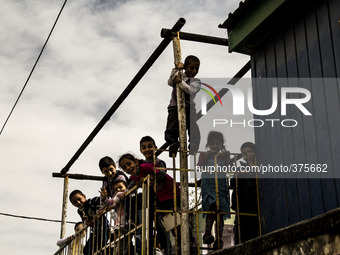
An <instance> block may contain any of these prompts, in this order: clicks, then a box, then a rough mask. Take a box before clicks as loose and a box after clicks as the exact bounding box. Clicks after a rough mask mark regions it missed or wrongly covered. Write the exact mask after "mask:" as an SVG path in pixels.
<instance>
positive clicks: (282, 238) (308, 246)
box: [210, 208, 340, 255]
mask: <svg viewBox="0 0 340 255" xmlns="http://www.w3.org/2000/svg"><path fill="white" fill-rule="evenodd" d="M210 254H214V255H217V254H228V255H236V254H237V255H241V254H242V255H279V254H280V255H281V254H284V255H286V254H287V255H295V254H308V255H311V254H315V255H328V254H332V255H333V254H334V255H338V254H340V208H337V209H334V210H332V211H330V212H327V213H325V214H322V215H320V216H317V217H315V218H312V219H308V220H305V221H302V222H299V223H296V224H294V225H291V226H289V227H286V228H283V229H279V230H276V231H274V232H272V233H269V234H266V235H264V236H262V237H259V238H256V239H253V240H250V241H247V242H245V243H243V244H240V245H236V246H234V247H230V248H227V249H223V250H220V251H216V252H214V253H210Z"/></svg>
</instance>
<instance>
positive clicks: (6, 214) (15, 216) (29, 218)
mask: <svg viewBox="0 0 340 255" xmlns="http://www.w3.org/2000/svg"><path fill="white" fill-rule="evenodd" d="M0 215H3V216H8V217H14V218H21V219H26V220H39V221H48V222H57V223H60V222H61V220H51V219H44V218H38V217H29V216H21V215H14V214H9V213H0ZM66 223H71V224H75V223H76V222H73V221H67V222H66Z"/></svg>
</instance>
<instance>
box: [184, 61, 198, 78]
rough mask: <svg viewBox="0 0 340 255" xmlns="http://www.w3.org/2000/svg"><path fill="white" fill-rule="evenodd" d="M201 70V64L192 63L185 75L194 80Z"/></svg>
mask: <svg viewBox="0 0 340 255" xmlns="http://www.w3.org/2000/svg"><path fill="white" fill-rule="evenodd" d="M199 68H200V63H199V62H194V61H191V62H189V64H188V65H187V66H186V67H185V68H184V70H185V75H186V76H187V77H189V78H194V77H195V76H196V74H197V73H198V70H199Z"/></svg>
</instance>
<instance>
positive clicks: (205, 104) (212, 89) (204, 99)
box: [200, 82, 223, 115]
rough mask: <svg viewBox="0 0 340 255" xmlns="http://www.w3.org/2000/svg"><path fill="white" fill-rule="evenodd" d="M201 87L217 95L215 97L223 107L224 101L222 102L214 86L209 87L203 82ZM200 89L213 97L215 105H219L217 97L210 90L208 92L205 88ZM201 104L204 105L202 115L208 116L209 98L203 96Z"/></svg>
mask: <svg viewBox="0 0 340 255" xmlns="http://www.w3.org/2000/svg"><path fill="white" fill-rule="evenodd" d="M201 85H203V86H205V87H207V88H209V89H210V90H211V91H212V92H213V93H214V94H215V96H216V97H217V98H218V101H219V102H220V104H221V106H223V105H222V100H221V98H220V96H219V94H218V93H217V91H216V90H215V89H214V88H213V87H212V86H210V85H208V84H206V83H203V82H201ZM200 89H201V90H202V91H204V92H205V93H207V94H208V95H209V96H210V97H211V99H212V100H213V101H214V103H215V105H216V104H217V102H216V99H215V96H214V95H213V94H212V93H211V92H210V91H209V90H207V89H205V88H202V86H201V87H200ZM201 103H202V107H201V109H202V110H201V112H202V115H206V114H207V98H206V97H204V96H202V98H201Z"/></svg>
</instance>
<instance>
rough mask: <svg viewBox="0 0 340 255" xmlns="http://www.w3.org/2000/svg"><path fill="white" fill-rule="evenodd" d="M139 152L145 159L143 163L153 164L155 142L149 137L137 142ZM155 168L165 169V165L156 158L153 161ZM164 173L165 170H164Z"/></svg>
mask: <svg viewBox="0 0 340 255" xmlns="http://www.w3.org/2000/svg"><path fill="white" fill-rule="evenodd" d="M139 149H140V152H141V153H142V154H143V156H144V157H145V160H143V163H153V154H154V151H155V150H156V149H157V146H156V143H155V140H154V139H153V138H152V137H151V136H144V137H142V139H141V140H140V142H139ZM155 163H156V166H158V167H163V168H166V164H165V162H164V161H163V160H161V159H159V158H157V157H156V159H155ZM164 172H166V170H164Z"/></svg>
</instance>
